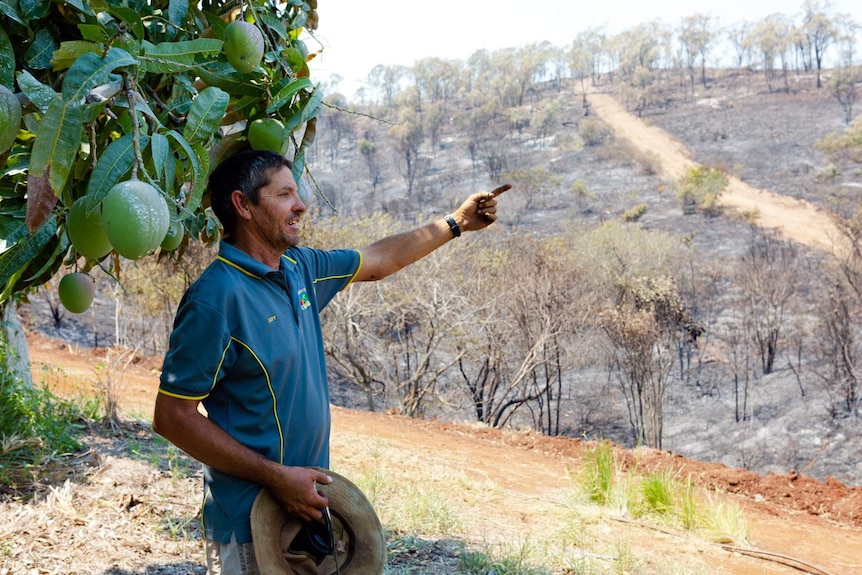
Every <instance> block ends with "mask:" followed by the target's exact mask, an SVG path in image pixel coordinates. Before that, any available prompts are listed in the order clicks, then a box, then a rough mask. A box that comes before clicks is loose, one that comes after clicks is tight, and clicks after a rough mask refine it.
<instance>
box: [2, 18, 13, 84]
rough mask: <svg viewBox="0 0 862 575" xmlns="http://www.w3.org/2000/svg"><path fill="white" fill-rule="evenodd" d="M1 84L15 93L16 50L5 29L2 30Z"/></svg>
mask: <svg viewBox="0 0 862 575" xmlns="http://www.w3.org/2000/svg"><path fill="white" fill-rule="evenodd" d="M0 84H3V85H4V86H6V87H7V88H9V89H10V90H12V91H13V92H14V91H15V49H14V48H12V41H11V40H9V35H8V34H6V30H4V29H3V28H0Z"/></svg>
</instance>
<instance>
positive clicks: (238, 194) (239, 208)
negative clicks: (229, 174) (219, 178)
mask: <svg viewBox="0 0 862 575" xmlns="http://www.w3.org/2000/svg"><path fill="white" fill-rule="evenodd" d="M230 203H231V205H232V206H233V211H234V212H236V215H237V217H238V218H242V219H244V220H250V219H251V212H250V211H249V209H248V199H247V198H246V197H245V195H244V194H243V193H242V191H240V190H234V191H232V192H231V193H230Z"/></svg>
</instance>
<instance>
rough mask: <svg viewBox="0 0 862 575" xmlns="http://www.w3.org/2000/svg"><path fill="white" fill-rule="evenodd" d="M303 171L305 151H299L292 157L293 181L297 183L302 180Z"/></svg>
mask: <svg viewBox="0 0 862 575" xmlns="http://www.w3.org/2000/svg"><path fill="white" fill-rule="evenodd" d="M304 171H305V150H300V151H298V152H297V153H296V154H294V156H293V169H292V170H291V173H292V174H293V180H294V181H295V182H299V181H300V180H301V179H302V173H303V172H304Z"/></svg>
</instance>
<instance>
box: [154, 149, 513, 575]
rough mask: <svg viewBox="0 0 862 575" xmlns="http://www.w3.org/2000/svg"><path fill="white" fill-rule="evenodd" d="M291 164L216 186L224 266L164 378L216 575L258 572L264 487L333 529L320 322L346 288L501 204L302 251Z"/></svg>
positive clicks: (185, 309)
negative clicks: (258, 513) (257, 509)
mask: <svg viewBox="0 0 862 575" xmlns="http://www.w3.org/2000/svg"><path fill="white" fill-rule="evenodd" d="M290 168H291V165H290V162H289V161H288V160H286V159H285V158H283V157H282V156H280V155H278V154H275V153H272V152H257V151H250V150H249V151H244V152H240V153H238V154H237V155H235V156H233V157H231V158H229V159H227V160H225V161H224V162H223V163H222V164H221V165H219V166H218V167H217V168H216V169H215V170H214V171H213V173H212V174H211V176H210V179H209V188H208V189H209V193H210V198H211V204H212V209H213V211H214V213H215V215H216V216H217V217H218V218H219V221H220V222H221V224H222V227H223V229H224V237H223V240H222V242H221V244H220V247H219V255H218V258H217V259H216V261H214V262H213V263H212V264H211V265H210V266H209V267H208V268H207V270H206V271H204V273H203V274H201V277H200V278H198V280H197V281H196V282H195V283H194V284H193V285H192V286H191V287H190V288H189V290H188V291H187V292H186V294H185V296H184V297H183V300H182V301H181V302H180V305H179V309H178V310H177V316H176V320H175V322H174V329H173V332H172V334H171V338H170V345H169V349H168V352H167V354H166V356H165V360H164V365H163V368H162V376H161V384H160V387H159V394H158V396H157V398H156V407H155V413H154V416H153V429H154V430H155V431H156V432H157V433H159V434H161V435H163V436H164V437H165V438H167V439H168V440H170V441H171V442H173V443H174V444H176V445H177V446H178V447H179V448H181V449H182V450H183V451H185V452H186V453H188V454H189V455H191V456H192V457H194V458H195V459H197V460H199V461H201V462H202V463H203V464H204V482H205V501H204V508H203V530H204V536H205V538H206V542H207V543H206V551H207V563H208V566H209V573H210V574H211V575H215V574H220V575H228V574H235V575H248V574H251V573H256V572H257V568H256V566H255V562H254V554H253V546H252V544H251V543H250V541H251V530H250V525H249V514H250V511H251V507H252V503H253V501H254V499H255V497H256V496H257V494H258V492H259V491H260V489H261V488H265V489H267V490H269V492H270V493H271V494H272V496H273V497H274V498H275V499H276V500H277V501H278V502H279V503H280V504H281V505H282V507H283V508H284V510H285V511H286V512H287V513H289V514H292V515H295V516H297V517H299V518H301V519H303V520H305V521H313V520H320V518H321V515H322V510H323V509H324V508H326V506H327V500H326V497H325V496H324V495H322V494H320V493H318V490H317V488H316V484H324V485H325V484H329V483H330V478H329V477H327V475H326V474H325V473H322V472H320V471H317V470H315V469H312V468H311V467H312V466H316V467H320V468H328V467H329V431H330V412H329V391H328V384H327V379H326V368H325V364H324V352H323V340H322V332H321V327H320V318H319V315H318V313H319V311H320V310H321V309H323V307H324V306H326V304H327V303H328V302H329V301H330V300H331V299H332V298H333V297H334V296H335V295H336V294H337V293H338V292H339V291H340V290H341V289H343V288H344V287H346V286H347V285H348V284H350V283H351V282H356V281H375V280H379V279H382V278H385V277H386V276H388V275H390V274H392V273H394V272H396V271H398V270H400V269H402V268H404V267H405V266H408V265H410V264H411V263H413V262H415V261H417V260H419V259H421V258H422V257H424V256H426V255H428V254H430V253H431V252H432V251H434V250H435V249H437V248H439V247H440V246H442V245H443V244H445V243H446V242H448V241H450V240H451V239H453V238H455V237H457V236H459V235H460V234H461V232H462V231H475V230H481V229H483V228H485V227H487V226H489V225H490V224H492V223H493V222H494V221H495V220H496V219H497V215H496V206H497V200H496V199H495V198H496V196H497V195H499V194H501V193H503V192H504V191H506V190H508V189H509V188H510V186H509V185H504V186H501V187H498V188H497V189H495V190H494V191H492V192H490V193H478V194H474V195H472V196H470V197H469V198H468V199H467V200H466V201H465V202H464V203H463V204H461V206H460V207H459V208H458V209H457V210H455V212H453V213H452V214H450V215H447V216H446V217H445V218H440V219H438V220H436V221H434V222H431V223H429V224H427V225H425V226H422V227H419V228H416V229H414V230H412V231H408V232H404V233H400V234H395V235H393V236H389V237H387V238H384V239H382V240H379V241H377V242H375V243H373V244H371V245H369V246H367V247H365V248H362V249H361V250H358V251H356V250H332V251H322V250H313V249H309V248H303V247H299V246H298V244H299V240H300V237H299V222H300V218H301V217H302V215H303V213H304V212H305V209H306V207H305V205H304V204H303V202H302V200H301V199H300V197H299V195H298V193H297V185H296V182H295V181H294V179H293V176H292V174H291V169H290ZM199 404H202V405H203V407H204V408H205V409H206V413H207V415H206V416H204V415H203V414H202V413H201V412H200V411H199V410H198V407H199Z"/></svg>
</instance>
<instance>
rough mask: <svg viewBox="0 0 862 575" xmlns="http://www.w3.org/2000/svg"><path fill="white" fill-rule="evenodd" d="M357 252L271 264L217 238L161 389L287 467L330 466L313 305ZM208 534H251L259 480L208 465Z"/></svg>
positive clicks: (296, 251)
mask: <svg viewBox="0 0 862 575" xmlns="http://www.w3.org/2000/svg"><path fill="white" fill-rule="evenodd" d="M360 262H361V260H360V255H359V252H357V251H355V250H335V251H321V250H314V249H309V248H301V247H294V248H290V249H289V250H288V251H286V252H285V253H284V255H283V256H282V259H281V264H280V266H279V270H278V271H275V270H273V269H272V268H270V267H268V266H266V265H265V264H263V263H261V262H259V261H257V260H255V259H254V258H252V257H251V256H249V255H248V254H246V253H245V252H243V251H241V250H239V249H237V248H235V247H234V246H232V245H230V244H228V243H225V242H222V243H221V246H220V248H219V255H218V258H217V259H216V261H214V262H213V263H212V264H210V266H209V267H208V268H207V269H206V270H205V271H204V273H203V274H201V276H200V278H198V280H197V281H195V283H194V284H192V286H191V287H190V288H189V289H188V291H187V292H186V293H185V295H184V296H183V299H182V301H181V302H180V305H179V308H178V310H177V315H176V319H175V320H174V328H173V331H172V333H171V337H170V345H169V349H168V352H167V354H166V355H165V360H164V364H163V366H162V375H161V383H160V387H159V393H164V394H167V395H170V396H173V397H180V398H184V399H196V400H201V402H202V403H203V405H204V407H205V408H206V411H207V415H208V417H209V418H210V420H212V421H213V422H214V423H215V424H216V425H218V426H219V427H221V428H222V429H224V430H225V431H227V433H228V434H229V435H231V436H232V437H234V438H236V439H237V440H238V441H240V442H241V443H242V444H244V445H246V446H248V447H250V448H251V449H253V450H255V451H257V452H258V453H260V454H262V455H264V456H265V457H267V458H268V459H271V460H273V461H278V462H280V463H282V464H284V465H300V466H308V465H315V466H320V467H324V468H328V467H329V430H330V412H329V387H328V384H327V378H326V365H325V359H324V351H323V335H322V331H321V327H320V316H319V313H318V312H319V311H320V310H322V309H323V308H324V307H325V306H326V304H328V303H329V302H330V300H332V298H333V297H334V296H335V295H336V294H337V293H338V292H339V291H340V290H341V289H343V288H344V287H345V286H346V285H347V284H349V283H350V281H351V280H352V279H353V276H354V275H355V274H356V272H357V270H358V269H359V266H360ZM204 484H205V493H204V509H203V523H204V533H205V536H206V538H207V539H210V540H213V541H221V542H228V541H230V536H231V533H235V534H236V538H237V541H238V542H240V543H246V542H249V541H251V528H250V526H249V514H250V512H251V506H252V503H253V502H254V498H255V497H256V496H257V493H258V492H259V490H260V487H259V486H258V485H256V484H254V483H250V482H248V481H244V480H242V479H239V478H236V477H232V476H229V475H226V474H224V473H221V472H219V471H217V470H215V469H212V468H210V467H208V466H204Z"/></svg>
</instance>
